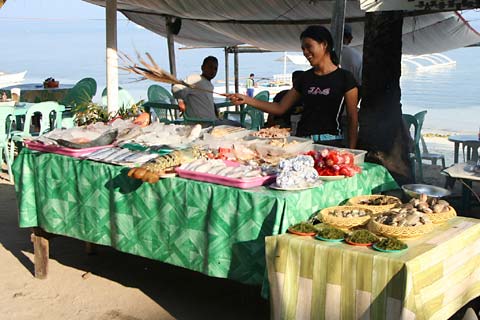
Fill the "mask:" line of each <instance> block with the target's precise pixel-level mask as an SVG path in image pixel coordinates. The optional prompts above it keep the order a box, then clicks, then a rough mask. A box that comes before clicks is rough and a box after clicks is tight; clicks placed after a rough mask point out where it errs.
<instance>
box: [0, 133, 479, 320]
mask: <svg viewBox="0 0 480 320" xmlns="http://www.w3.org/2000/svg"><path fill="white" fill-rule="evenodd" d="M437 140H438V141H437ZM427 143H428V145H429V149H431V150H430V152H433V151H435V152H437V151H440V152H444V153H445V154H447V153H453V146H452V144H451V143H449V142H448V141H447V140H446V138H434V140H433V141H432V139H430V138H429V139H428V140H427ZM447 165H448V163H447ZM424 168H425V182H426V183H429V184H435V185H439V186H443V184H444V181H445V180H444V179H445V178H444V177H443V176H441V175H440V173H439V172H440V169H441V168H440V167H439V166H431V165H425V166H424ZM6 178H7V175H6V173H5V172H1V173H0V203H1V206H0V310H1V314H0V319H15V320H23V319H29V320H30V319H39V320H43V319H48V320H57V319H59V320H60V319H80V320H83V319H85V320H87V319H89V320H90V319H91V320H93V319H95V320H96V319H99V320H108V319H120V320H140V319H141V320H149V319H188V320H190V319H268V318H269V303H268V301H266V300H264V299H262V298H261V297H260V287H256V286H247V285H242V284H239V283H236V282H234V281H230V280H225V279H217V278H210V277H207V276H204V275H202V274H199V273H196V272H192V271H189V270H186V269H182V268H177V267H173V266H170V265H167V264H163V263H160V262H157V261H153V260H148V259H144V258H141V257H136V256H133V255H129V254H124V253H121V252H118V251H116V250H113V249H111V248H108V247H98V248H97V254H95V255H87V254H86V253H85V251H84V243H83V242H81V241H78V240H75V239H71V238H66V237H56V238H54V239H51V241H50V264H49V268H50V270H49V276H48V278H47V279H46V280H38V279H35V278H34V277H33V249H32V244H31V242H30V230H27V229H20V228H19V227H18V218H17V206H16V199H15V192H14V186H13V185H12V184H10V183H9V182H8V181H7V180H6ZM474 186H475V188H476V189H475V190H476V192H477V193H480V192H479V191H480V190H479V189H480V186H479V184H474ZM459 195H460V185H459V184H458V183H457V184H455V188H454V190H453V195H452V197H451V198H450V199H449V201H450V202H451V203H452V204H454V205H455V204H457V203H459V201H460V198H459ZM465 215H468V216H475V217H477V218H478V217H480V206H476V207H474V208H473V210H472V211H470V212H468V213H465ZM470 305H471V306H473V307H474V308H475V310H476V312H477V313H478V312H479V311H480V307H479V302H478V299H477V301H474V302H473V303H471V304H470ZM464 312H465V310H462V311H460V312H459V313H457V314H456V315H455V316H454V317H452V319H461V318H462V316H463V314H464Z"/></svg>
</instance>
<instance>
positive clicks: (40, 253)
mask: <svg viewBox="0 0 480 320" xmlns="http://www.w3.org/2000/svg"><path fill="white" fill-rule="evenodd" d="M32 242H33V252H34V260H33V263H34V265H35V278H38V279H45V278H46V277H47V275H48V257H49V251H50V250H49V249H50V248H49V245H48V234H47V233H46V232H45V231H43V230H42V229H41V228H33V233H32Z"/></svg>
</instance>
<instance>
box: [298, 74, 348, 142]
mask: <svg viewBox="0 0 480 320" xmlns="http://www.w3.org/2000/svg"><path fill="white" fill-rule="evenodd" d="M355 87H357V83H356V82H355V78H354V77H353V75H352V73H351V72H350V71H347V70H344V69H341V68H338V69H336V70H335V71H333V72H331V73H329V74H326V75H322V76H319V75H316V74H315V73H314V72H313V68H312V69H310V70H307V71H305V72H304V73H303V74H302V75H301V76H300V78H299V79H298V81H296V82H295V85H294V89H295V90H297V91H298V92H299V93H300V94H301V95H302V98H303V113H302V118H301V119H300V122H299V123H298V129H297V136H308V135H313V134H325V133H329V134H333V135H338V134H340V133H341V124H340V118H341V115H342V111H343V98H344V95H345V93H346V92H347V91H349V90H351V89H352V88H355Z"/></svg>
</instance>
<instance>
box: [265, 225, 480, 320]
mask: <svg viewBox="0 0 480 320" xmlns="http://www.w3.org/2000/svg"><path fill="white" fill-rule="evenodd" d="M406 243H407V244H408V246H409V249H408V250H406V251H404V252H397V253H383V252H378V251H374V250H373V249H371V248H365V247H355V246H350V245H348V244H346V243H343V242H342V243H332V242H324V241H320V240H316V239H314V238H312V237H299V236H294V235H289V234H284V235H280V236H271V237H267V238H266V258H267V270H268V280H269V283H270V299H271V300H270V301H271V303H270V305H271V313H272V317H271V318H272V319H419V320H421V319H448V318H449V317H450V316H451V315H453V314H454V313H455V312H456V311H457V310H458V309H460V308H461V307H462V306H463V305H464V304H465V303H467V302H468V301H470V300H471V299H473V298H475V297H477V296H479V295H480V220H478V219H471V218H460V217H457V218H454V219H452V220H450V221H449V222H448V223H445V224H442V225H439V226H436V228H435V230H434V231H433V232H432V233H430V234H428V235H425V236H423V237H420V238H417V239H415V240H410V241H406Z"/></svg>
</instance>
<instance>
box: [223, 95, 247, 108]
mask: <svg viewBox="0 0 480 320" xmlns="http://www.w3.org/2000/svg"><path fill="white" fill-rule="evenodd" d="M227 98H228V99H230V101H231V102H232V103H233V104H234V105H239V104H244V103H246V102H245V100H246V98H247V96H245V95H243V94H240V93H232V94H227Z"/></svg>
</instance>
